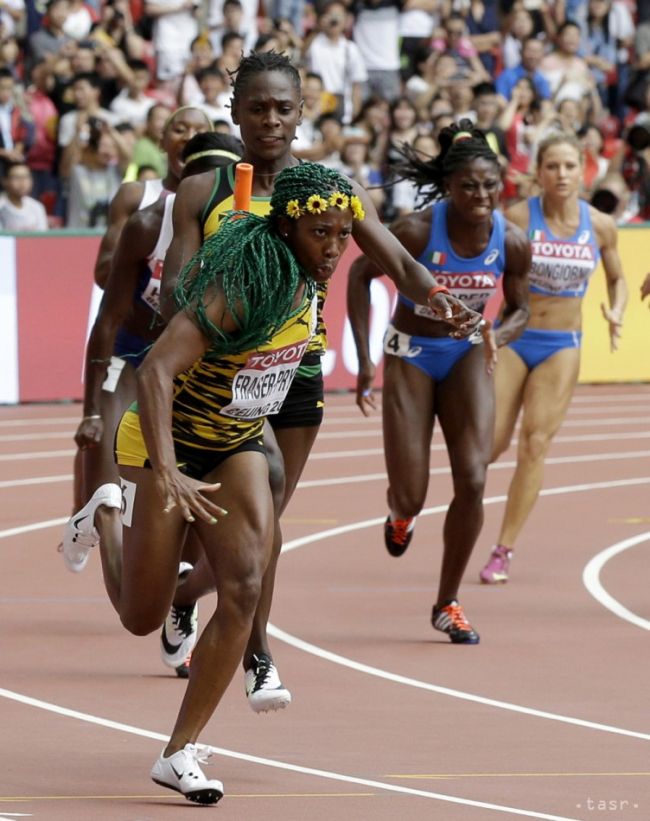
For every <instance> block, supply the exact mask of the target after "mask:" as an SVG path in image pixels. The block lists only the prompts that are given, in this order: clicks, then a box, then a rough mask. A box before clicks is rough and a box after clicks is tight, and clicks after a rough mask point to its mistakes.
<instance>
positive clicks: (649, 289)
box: [641, 274, 650, 308]
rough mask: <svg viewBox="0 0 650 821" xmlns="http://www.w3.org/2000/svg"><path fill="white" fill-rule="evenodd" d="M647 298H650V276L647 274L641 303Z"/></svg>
mask: <svg viewBox="0 0 650 821" xmlns="http://www.w3.org/2000/svg"><path fill="white" fill-rule="evenodd" d="M647 296H650V274H646V278H645V279H644V280H643V283H642V285H641V301H643V300H644V299H645V298H646V297H647ZM648 308H650V301H649V302H648Z"/></svg>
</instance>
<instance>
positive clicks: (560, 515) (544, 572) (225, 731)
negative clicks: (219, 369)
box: [0, 386, 650, 821]
mask: <svg viewBox="0 0 650 821" xmlns="http://www.w3.org/2000/svg"><path fill="white" fill-rule="evenodd" d="M649 398H650V391H649V390H648V389H647V388H646V387H630V386H625V387H620V388H612V387H607V388H595V387H588V388H581V389H580V390H579V391H578V393H577V395H576V398H575V401H574V403H573V404H572V407H571V411H570V414H569V416H568V419H567V424H566V425H565V427H564V429H563V430H562V431H561V432H560V434H559V436H558V439H557V442H556V444H555V445H554V447H553V450H552V453H551V454H550V457H551V458H550V459H549V465H548V466H547V472H546V477H545V488H546V489H547V490H549V491H553V492H552V493H549V494H547V495H545V496H544V497H543V498H542V499H541V500H540V502H539V504H538V506H537V508H536V510H535V512H534V514H533V517H532V518H531V521H530V522H529V524H528V526H527V529H526V531H525V534H524V538H523V540H522V544H521V545H520V547H521V551H520V553H519V554H518V556H517V562H516V564H515V565H514V568H513V572H514V574H515V576H514V580H513V582H512V583H511V584H509V585H506V586H504V587H501V588H497V589H493V588H483V587H481V586H479V585H478V584H475V581H474V580H475V578H476V574H477V572H478V569H479V568H480V566H481V563H482V561H483V560H484V558H485V554H486V550H487V549H488V548H489V544H490V540H491V539H492V538H493V534H494V532H495V531H496V529H497V526H498V522H499V518H500V515H501V512H502V510H503V504H502V501H500V498H501V497H502V496H503V494H504V493H505V491H506V489H507V482H508V480H509V477H510V475H511V468H510V467H507V466H506V463H507V462H508V461H512V458H513V454H512V452H510V453H508V454H505V455H504V457H503V460H502V461H503V462H504V466H503V467H500V466H499V468H498V469H496V470H493V471H491V473H490V478H489V482H488V488H487V493H486V496H487V497H488V498H489V499H491V500H493V501H491V503H489V504H487V505H486V509H485V512H486V524H485V528H484V534H485V535H484V537H483V538H482V540H481V542H480V543H479V546H478V547H477V550H476V552H475V555H474V557H473V558H472V562H471V565H470V569H469V571H468V574H467V579H466V583H465V585H464V587H463V595H462V601H463V604H464V605H465V607H466V610H467V613H468V615H469V617H470V619H471V620H472V622H473V623H474V624H475V626H476V627H477V629H478V630H479V632H480V633H481V636H482V643H481V645H479V646H478V647H473V648H470V647H468V648H463V647H452V646H451V645H450V644H448V643H447V641H446V639H445V638H444V637H443V636H439V635H438V634H436V633H434V632H433V631H432V630H431V628H430V627H429V624H428V616H429V612H430V607H431V604H432V602H433V595H434V593H433V590H434V588H435V583H436V579H437V572H438V567H439V562H440V528H441V524H442V515H443V510H442V509H443V508H444V505H445V504H446V503H447V502H448V501H449V498H450V480H449V475H448V471H447V470H446V459H445V454H444V451H443V449H442V447H441V439H440V437H439V434H436V437H435V438H434V448H433V450H432V462H431V466H432V477H431V486H430V490H429V495H428V500H427V504H428V507H429V508H430V509H431V513H430V514H429V515H427V516H423V517H422V518H421V519H420V520H419V522H418V525H417V532H416V536H415V539H414V542H413V545H412V547H411V548H410V549H409V552H408V553H407V554H406V555H405V556H404V557H403V558H402V559H400V560H394V559H391V558H390V557H389V556H387V554H385V551H384V549H383V547H382V544H381V528H380V526H378V525H376V524H375V525H368V524H366V525H365V526H364V523H367V522H371V521H373V520H381V519H383V517H384V515H385V508H384V493H385V479H384V478H383V473H384V468H383V460H382V457H381V438H380V427H379V420H378V419H374V420H364V419H362V418H361V417H360V416H357V413H356V410H355V408H354V407H353V405H352V402H351V400H350V399H349V398H348V397H333V398H331V399H330V402H329V407H328V415H327V420H326V423H325V425H324V427H323V435H322V436H321V438H320V439H319V441H318V442H317V446H316V449H315V454H314V459H312V461H311V462H310V464H309V465H308V468H307V471H306V473H305V476H304V482H303V486H302V487H301V489H300V490H299V491H298V492H297V494H296V496H295V498H294V500H293V502H292V504H291V507H290V509H289V510H288V511H287V515H286V517H285V521H284V530H285V538H286V541H287V543H288V544H289V545H292V544H293V546H294V549H293V550H290V551H288V552H287V554H286V555H285V556H284V558H283V559H282V562H281V570H280V576H279V580H278V588H277V593H276V603H275V607H274V612H273V622H274V625H275V632H276V635H277V636H279V637H281V639H282V640H278V639H276V640H275V642H274V645H273V647H274V652H275V655H276V659H277V661H278V664H279V667H280V670H281V673H282V676H283V679H284V680H285V682H286V683H287V684H288V685H289V686H290V687H291V689H292V691H293V694H294V704H293V705H292V706H291V707H290V708H289V710H287V711H285V712H284V713H280V714H277V715H271V716H262V717H257V716H255V715H253V713H252V712H250V710H249V709H248V707H247V706H246V704H245V701H244V699H243V696H242V689H243V683H242V679H241V676H240V677H238V678H237V679H236V680H235V681H234V682H233V685H232V686H231V688H230V690H229V692H228V693H227V694H226V697H225V699H224V701H223V703H222V706H221V708H220V710H219V712H218V713H217V717H216V718H214V719H213V720H212V721H211V722H210V724H209V725H208V728H207V729H206V732H205V734H204V737H203V740H204V741H205V742H207V743H212V744H215V745H218V746H219V747H220V748H222V749H223V750H224V751H230V753H229V754H227V755H226V754H224V756H223V757H221V758H218V759H217V760H218V765H217V767H216V768H215V773H216V774H218V777H220V778H222V779H223V780H224V782H225V785H226V798H225V799H224V801H223V802H222V803H221V804H220V805H219V807H218V809H217V810H214V811H215V812H219V814H220V815H219V817H221V818H233V819H248V818H254V817H256V815H258V814H261V813H263V814H264V816H265V817H266V818H270V819H272V821H274V819H282V820H283V821H285V819H307V818H309V819H315V821H320V819H324V818H328V819H330V818H337V819H354V821H357V819H373V820H374V819H384V818H386V819H387V818H389V817H390V818H391V819H392V818H394V816H395V814H396V813H402V815H403V816H404V817H407V818H409V819H430V818H436V819H443V821H447V819H449V821H456V819H465V818H467V819H483V818H485V819H489V818H498V817H503V818H507V817H513V816H517V815H519V817H560V818H575V819H583V818H594V817H606V818H610V819H614V818H615V819H616V820H617V821H626V819H628V818H629V819H647V818H648V817H650V809H649V808H650V786H649V783H650V775H649V774H648V772H647V771H648V769H650V768H648V766H647V761H648V754H647V748H648V739H649V738H650V725H649V723H648V717H647V697H646V695H645V693H646V692H647V685H648V666H649V665H648V653H647V651H644V649H643V648H644V646H645V643H646V642H647V630H644V629H643V622H644V621H645V622H648V623H650V621H649V620H650V610H649V607H648V599H647V594H646V587H647V585H646V583H645V578H644V575H645V577H647V566H648V550H649V549H650V548H649V545H650V542H649V541H648V538H645V539H643V538H641V537H642V536H643V534H644V533H645V534H647V532H648V531H649V530H650V527H649V523H648V517H649V512H648V507H647V503H646V501H645V500H647V498H648V484H649V483H650V480H649V479H648V477H649V476H650V469H649V468H648V459H647V456H646V454H645V453H644V451H647V450H648V449H650V442H649V441H648V439H649V431H648V424H647V411H646V408H647V403H648V399H649ZM76 411H77V408H76V407H70V406H67V407H65V406H58V407H44V406H40V407H27V408H3V409H1V410H0V499H2V505H1V508H0V509H1V510H2V514H1V516H2V519H1V522H0V528H1V529H2V531H3V532H6V531H11V530H12V529H20V530H19V532H13V534H11V533H7V535H6V536H5V538H3V539H2V540H1V541H0V549H1V550H2V551H3V556H4V558H5V562H4V567H5V579H6V583H5V585H3V593H2V595H1V596H0V606H1V607H2V610H1V611H0V612H1V613H2V615H3V626H4V630H3V636H4V641H3V645H4V646H5V647H6V658H9V659H11V662H10V664H8V665H5V668H4V671H3V677H2V684H3V687H4V690H3V692H2V693H0V695H2V696H4V697H2V698H0V721H1V722H2V727H3V741H4V744H3V749H4V751H5V755H4V756H3V759H4V767H3V773H4V775H5V777H4V778H3V779H2V783H3V787H2V788H1V789H0V818H2V817H7V818H9V817H12V818H15V817H32V818H35V819H38V818H41V819H48V821H49V820H50V819H52V820H53V821H57V820H58V819H66V821H77V819H87V818H90V817H92V818H93V819H95V818H97V819H104V818H106V819H129V821H144V819H158V818H170V819H176V818H179V817H186V815H187V814H188V813H191V812H197V811H198V810H197V809H196V808H195V807H193V806H190V805H186V802H184V801H183V800H182V799H179V798H177V797H176V796H175V795H173V794H171V793H170V794H169V795H166V794H165V793H164V792H163V791H161V790H159V789H158V788H156V787H155V786H154V785H153V784H152V783H150V782H149V781H148V777H147V775H148V769H149V767H150V765H151V762H152V761H153V759H154V758H155V756H156V754H157V752H158V750H159V747H160V746H161V743H162V738H163V737H164V735H165V734H166V733H167V732H168V731H169V728H170V724H171V721H172V719H173V716H174V714H175V711H176V708H177V705H178V701H179V698H180V693H181V690H182V687H183V685H182V683H181V682H178V681H176V680H174V679H171V678H170V677H168V676H167V675H166V673H165V671H164V669H163V668H162V667H161V666H160V664H159V663H158V660H157V653H158V650H157V643H156V637H149V638H147V639H137V638H134V637H131V636H129V635H128V634H126V633H124V632H123V631H122V630H121V628H120V627H119V624H118V623H117V619H116V617H115V616H114V614H113V613H112V611H111V609H110V607H109V605H108V603H107V601H106V597H105V594H104V593H103V590H102V586H101V579H100V573H99V563H98V561H96V560H95V559H94V557H93V561H92V562H91V563H90V565H89V568H88V571H87V572H86V573H85V574H83V575H81V576H79V577H76V576H73V575H71V574H69V573H67V572H66V571H65V569H64V568H63V566H62V562H61V559H60V556H59V555H58V554H57V553H56V542H57V540H58V537H59V532H60V528H59V527H57V526H52V525H50V526H42V527H40V528H39V527H38V524H39V523H43V522H48V521H57V520H59V519H60V518H61V517H63V516H65V513H66V511H67V510H68V507H69V504H70V502H69V497H70V482H69V479H67V478H65V477H66V476H68V475H69V474H70V472H71V460H70V456H69V455H68V454H69V451H70V450H71V448H70V445H69V440H68V439H67V438H66V434H67V435H68V436H69V434H70V433H71V431H72V430H73V428H74V421H73V420H74V419H75V418H76ZM17 422H19V423H20V424H16V423H17ZM42 433H48V434H51V433H59V434H63V435H61V436H57V437H49V438H43V437H42V436H41V435H39V434H42ZM17 436H20V437H21V438H16V437H17ZM27 436H29V437H30V438H27ZM61 451H63V453H61ZM360 451H362V452H360ZM57 452H58V453H57ZM30 456H33V458H28V457H30ZM44 477H59V478H53V479H47V478H44ZM39 478H40V479H41V481H40V482H39V483H38V484H34V483H33V481H32V480H34V479H39ZM16 480H21V482H22V483H21V484H18V483H17V482H16ZM332 480H336V483H335V484H333V483H332ZM580 488H582V489H580ZM562 489H564V490H562ZM26 525H27V526H30V525H31V526H36V527H35V528H34V527H33V529H27V530H25V529H24V528H25V526H26ZM336 528H341V531H340V532H338V533H336V534H333V535H329V536H327V535H326V534H327V532H328V531H332V530H335V529H336ZM306 539H307V540H309V541H307V542H306V543H305V540H306ZM632 542H634V544H631V543H632ZM628 543H630V545H629V546H628V547H627V548H625V547H624V548H620V545H622V544H628ZM298 546H300V549H298ZM617 546H618V547H617ZM619 548H620V549H619ZM590 563H591V564H590ZM594 563H595V564H594ZM590 567H591V570H589V568H590ZM583 573H584V574H585V583H587V581H588V578H591V579H592V581H593V578H596V579H597V581H598V584H597V585H595V586H594V585H591V587H592V588H593V589H592V592H589V591H588V589H587V588H586V587H585V585H584V584H583ZM594 574H595V575H594ZM599 590H602V591H605V593H606V594H607V596H609V597H611V599H612V600H614V601H615V602H617V603H618V604H619V605H620V611H619V612H614V611H615V609H616V608H614V610H612V609H611V608H610V607H609V606H608V604H611V601H609V600H608V599H607V596H602V595H601V594H600V593H599ZM594 591H595V594H597V595H599V596H600V600H598V599H597V598H595V597H594ZM210 604H211V603H209V602H206V603H205V604H204V606H203V612H204V613H205V612H208V610H209V606H210ZM623 611H625V613H630V614H632V615H633V616H635V617H636V618H637V619H638V620H639V623H634V620H632V621H630V620H629V619H626V618H624V615H625V613H624V612H623ZM350 665H351V666H350ZM29 699H33V700H34V701H33V702H29ZM513 708H516V709H513ZM65 710H70V711H72V713H67V714H66V713H65ZM82 714H83V715H82ZM89 720H90V721H92V722H103V721H105V722H109V723H110V722H113V723H114V724H112V725H110V726H107V725H106V724H102V723H89ZM115 725H118V726H115ZM120 725H125V726H120ZM233 754H234V755H236V756H237V757H232V755H233ZM240 756H241V757H240ZM644 765H645V766H644ZM287 766H288V767H295V768H297V769H285V767H287ZM21 797H22V798H21ZM603 802H605V803H603ZM605 804H606V806H607V809H604V808H603V807H604V806H605ZM635 804H636V805H637V806H634V805H635ZM490 805H492V806H491V807H490ZM17 813H23V814H24V815H23V816H18V815H16V814H17ZM12 814H13V815H12Z"/></svg>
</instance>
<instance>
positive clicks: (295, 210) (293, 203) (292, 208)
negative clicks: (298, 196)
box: [287, 200, 302, 220]
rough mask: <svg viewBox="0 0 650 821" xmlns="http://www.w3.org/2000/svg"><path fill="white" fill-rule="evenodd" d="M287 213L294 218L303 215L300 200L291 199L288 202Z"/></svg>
mask: <svg viewBox="0 0 650 821" xmlns="http://www.w3.org/2000/svg"><path fill="white" fill-rule="evenodd" d="M287 214H288V215H289V216H290V217H291V218H292V219H294V220H297V219H298V218H299V217H301V216H302V209H301V207H300V203H299V202H298V200H289V202H288V203H287Z"/></svg>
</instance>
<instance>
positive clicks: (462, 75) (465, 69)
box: [433, 12, 490, 85]
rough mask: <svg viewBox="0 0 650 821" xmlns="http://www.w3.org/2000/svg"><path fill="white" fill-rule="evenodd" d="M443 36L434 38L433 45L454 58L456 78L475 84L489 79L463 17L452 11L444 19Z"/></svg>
mask: <svg viewBox="0 0 650 821" xmlns="http://www.w3.org/2000/svg"><path fill="white" fill-rule="evenodd" d="M443 26H444V29H443V31H444V37H439V38H436V39H435V40H434V41H433V47H434V48H435V49H437V50H438V51H442V52H444V54H447V55H450V56H451V57H453V58H454V61H455V63H456V69H457V73H458V79H462V80H465V81H466V82H468V83H469V84H470V85H476V84H477V83H481V82H483V81H485V80H489V79H490V75H489V74H488V73H487V71H486V70H485V68H484V66H483V63H482V62H481V61H480V59H479V56H478V51H477V50H476V48H475V46H474V44H473V43H472V40H471V39H470V36H469V31H468V29H467V24H466V22H465V18H464V17H463V16H462V15H461V14H459V13H458V12H452V13H451V14H450V15H449V16H448V17H447V18H446V19H445V21H444V23H443Z"/></svg>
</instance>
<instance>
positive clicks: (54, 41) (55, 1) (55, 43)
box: [28, 0, 72, 66]
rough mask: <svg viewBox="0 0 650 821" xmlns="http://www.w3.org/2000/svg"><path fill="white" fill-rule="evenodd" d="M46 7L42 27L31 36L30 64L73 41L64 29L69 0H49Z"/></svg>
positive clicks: (56, 51) (29, 46)
mask: <svg viewBox="0 0 650 821" xmlns="http://www.w3.org/2000/svg"><path fill="white" fill-rule="evenodd" d="M46 9H47V12H46V15H45V17H44V18H43V23H42V25H41V28H40V29H38V31H35V32H34V33H33V34H32V35H31V36H30V37H29V45H28V51H29V57H30V66H31V65H33V64H34V63H36V62H38V61H39V60H41V59H42V58H43V57H45V56H47V55H48V54H56V53H58V52H59V51H60V50H61V47H62V46H64V45H65V44H66V43H69V42H71V41H72V38H71V37H69V36H68V35H67V34H66V33H65V32H64V30H63V26H64V24H65V21H66V19H67V17H68V12H69V9H70V6H69V3H68V0H49V2H48V3H47V5H46Z"/></svg>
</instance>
